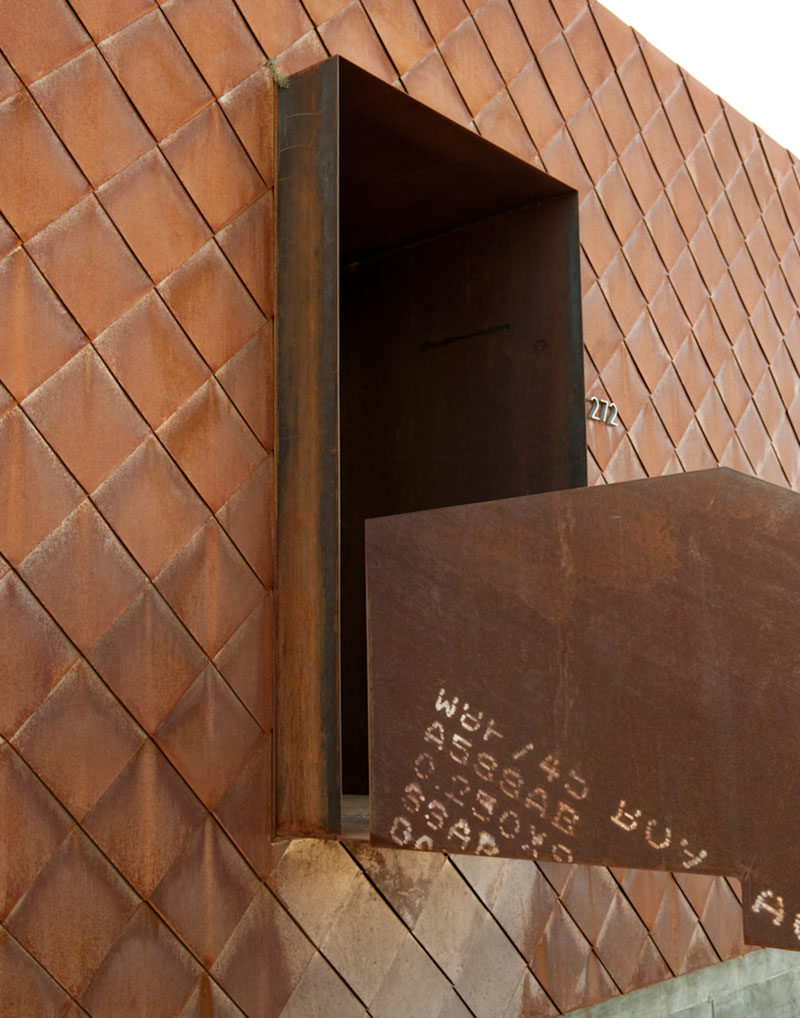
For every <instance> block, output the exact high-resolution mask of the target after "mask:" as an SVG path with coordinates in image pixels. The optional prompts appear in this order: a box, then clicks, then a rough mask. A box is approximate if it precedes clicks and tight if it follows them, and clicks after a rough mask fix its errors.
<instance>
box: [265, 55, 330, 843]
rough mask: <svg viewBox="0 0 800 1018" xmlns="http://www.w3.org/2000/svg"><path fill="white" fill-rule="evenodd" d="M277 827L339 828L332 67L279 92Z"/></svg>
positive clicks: (303, 830) (297, 830)
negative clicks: (288, 282)
mask: <svg viewBox="0 0 800 1018" xmlns="http://www.w3.org/2000/svg"><path fill="white" fill-rule="evenodd" d="M280 102H281V116H280V133H279V149H278V160H279V162H278V205H279V208H280V214H281V216H282V221H281V228H280V230H279V234H278V237H279V246H278V277H279V279H283V280H289V279H291V281H292V285H291V287H286V286H284V287H281V288H280V289H279V293H278V330H277V335H278V353H277V361H278V368H277V370H278V517H279V520H280V527H279V530H278V572H279V590H280V593H279V595H278V643H277V682H276V707H275V709H276V728H277V739H276V802H277V807H276V808H277V813H276V817H277V827H278V831H279V833H284V834H314V833H320V832H328V831H336V830H338V829H339V821H340V812H339V810H340V785H341V781H340V763H339V759H340V755H339V636H338V605H339V500H338V489H339V455H338V453H339V450H338V446H339V385H338V364H339V237H338V228H339V221H338V209H339V151H338V149H339V116H338V104H339V69H338V64H337V62H335V61H332V62H328V63H326V64H325V65H324V66H323V67H321V68H318V70H317V72H316V73H314V74H305V75H298V76H297V78H296V79H295V80H294V81H293V82H292V87H291V88H289V89H286V90H285V91H284V92H283V94H282V95H281V97H280Z"/></svg>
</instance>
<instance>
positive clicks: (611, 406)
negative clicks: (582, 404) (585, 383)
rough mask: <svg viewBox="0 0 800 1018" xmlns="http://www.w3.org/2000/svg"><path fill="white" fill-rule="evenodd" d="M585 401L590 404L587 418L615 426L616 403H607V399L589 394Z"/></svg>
mask: <svg viewBox="0 0 800 1018" xmlns="http://www.w3.org/2000/svg"><path fill="white" fill-rule="evenodd" d="M586 402H587V403H591V404H592V408H591V410H590V411H589V414H588V420H590V421H600V423H601V424H608V426H609V427H611V428H616V426H617V404H616V403H609V401H608V400H607V399H598V398H597V396H589V398H588V399H587V400H586Z"/></svg>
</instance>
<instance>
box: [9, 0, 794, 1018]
mask: <svg viewBox="0 0 800 1018" xmlns="http://www.w3.org/2000/svg"><path fill="white" fill-rule="evenodd" d="M15 7H16V8H19V7H20V3H18V4H16V5H15V3H13V2H12V3H11V4H6V5H5V6H4V7H3V13H2V14H0V177H1V178H2V181H3V183H2V186H1V187H0V214H1V215H0V458H2V471H1V472H0V500H1V501H2V508H3V512H2V514H1V515H0V612H1V613H2V618H3V620H4V624H3V626H2V629H0V661H2V662H3V676H2V681H3V696H2V698H0V804H2V805H1V806H0V809H2V815H3V817H8V816H13V817H14V822H13V823H2V824H0V985H2V986H3V987H4V994H5V995H6V1002H7V1006H9V1007H10V1008H11V1013H14V1014H29V1013H30V1014H37V1015H39V1014H41V1015H45V1014H46V1015H50V1014H52V1015H59V1014H61V1015H63V1014H79V1013H80V1014H89V1015H97V1016H101V1015H107V1014H108V1015H113V1014H119V1013H120V1008H121V1007H123V1008H128V1010H127V1011H126V1013H131V1014H133V1013H145V1011H147V1010H148V1009H149V1011H150V1013H158V1014H160V1015H164V1016H165V1018H172V1016H174V1018H179V1016H180V1018H190V1016H201V1015H202V1016H206V1015H211V1014H214V1015H224V1016H226V1018H227V1016H231V1018H233V1016H239V1018H241V1016H242V1015H247V1016H251V1018H278V1016H284V1018H301V1016H302V1018H305V1016H306V1015H308V1014H312V1013H317V1012H318V1011H319V1010H320V1009H322V1010H324V1013H325V1014H327V1015H331V1016H334V1018H336V1016H343V1018H345V1016H346V1018H349V1016H353V1018H358V1016H365V1015H372V1016H375V1018H395V1016H398V1018H399V1016H401V1015H402V1016H407V1015H409V1014H418V1015H425V1016H426V1018H427V1016H431V1018H436V1016H438V1018H454V1016H462V1015H464V1016H467V1015H475V1016H484V1015H486V1016H489V1015H497V1016H498V1018H518V1016H522V1015H526V1016H533V1015H537V1016H538V1015H542V1016H544V1015H556V1014H559V1013H566V1012H568V1011H570V1010H573V1009H575V1008H579V1007H582V1006H584V1005H587V1004H590V1003H592V1002H594V1001H597V1000H600V999H603V998H605V997H609V996H613V995H615V994H619V993H626V992H628V991H629V990H632V989H635V988H636V987H639V986H643V985H646V984H648V983H651V982H654V981H657V980H660V979H664V978H667V977H669V976H670V975H677V974H680V973H683V972H687V971H690V970H691V969H694V968H697V967H699V966H702V965H706V964H711V963H713V962H715V961H717V960H720V959H725V958H729V957H734V956H736V955H738V954H741V953H742V952H743V951H744V950H745V948H744V946H743V944H742V941H741V932H740V919H739V912H740V904H739V898H738V896H737V895H738V889H737V887H736V886H735V884H733V883H732V882H728V881H726V880H723V879H715V878H709V877H691V878H690V877H686V876H679V877H674V876H672V875H670V874H654V873H644V872H641V871H634V870H613V871H611V870H608V869H605V868H590V867H575V866H559V865H557V864H543V865H542V866H537V865H536V864H534V863H533V862H530V863H522V862H516V861H503V862H500V861H498V860H485V859H477V858H460V857H453V858H445V857H442V856H427V855H424V854H420V855H416V854H404V853H393V852H385V851H377V850H372V849H369V848H366V847H364V846H361V845H356V846H350V847H348V846H345V845H341V844H337V843H333V842H314V841H296V842H292V843H290V844H286V843H271V842H270V840H269V833H270V828H271V819H270V801H271V760H272V748H271V746H272V744H271V738H272V736H271V724H272V716H271V682H272V666H271V659H272V651H273V628H272V605H273V590H272V587H273V585H274V548H273V530H274V519H273V509H272V506H273V504H274V501H275V492H274V486H275V480H274V469H273V435H274V428H273V417H274V400H273V391H272V359H273V321H272V319H273V314H274V283H273V257H272V245H273V226H274V208H273V207H274V190H273V184H274V173H275V157H274V128H275V102H276V99H275V91H276V90H275V86H274V85H273V82H272V79H271V77H270V74H269V71H268V69H267V66H266V61H267V60H268V59H269V60H273V59H274V60H275V62H276V64H277V66H278V67H279V68H280V69H281V70H282V71H283V72H285V73H293V72H295V71H298V70H301V69H303V68H304V67H307V66H310V65H311V64H313V63H315V62H317V61H318V60H320V59H322V58H323V57H325V56H326V55H328V54H333V53H341V54H343V55H344V56H346V57H348V58H349V59H351V60H353V61H354V62H356V63H358V64H360V65H361V66H363V67H365V68H367V69H368V70H370V71H372V72H373V73H375V74H378V75H380V76H381V77H383V78H385V79H386V80H387V81H390V82H392V83H393V84H395V85H396V86H397V87H398V88H400V89H403V90H405V91H407V92H408V93H409V94H410V95H412V96H414V97H415V98H417V99H420V100H421V101H423V102H426V103H428V104H429V105H431V106H433V107H434V108H436V109H438V110H440V111H441V112H443V113H444V114H445V115H447V116H449V117H451V118H452V119H454V120H456V121H458V122H460V123H463V124H467V125H469V126H471V127H472V128H473V129H475V130H476V131H477V132H478V133H479V134H481V135H483V136H485V137H487V138H489V139H490V140H492V141H494V142H495V143H497V144H499V145H502V146H503V147H504V148H507V149H508V150H510V151H512V152H514V153H516V154H517V155H519V156H520V157H522V158H524V159H527V160H528V161H530V162H532V163H533V164H535V165H537V166H539V167H540V168H543V169H545V170H546V171H547V172H549V173H551V174H553V175H555V176H557V177H560V178H561V179H563V180H565V181H566V182H568V183H570V184H571V185H573V186H574V187H575V188H576V189H577V190H578V192H579V195H580V201H581V204H580V230H581V245H582V277H581V278H582V292H583V297H584V303H583V318H584V337H585V346H586V356H585V364H586V371H585V375H586V385H587V396H594V395H596V396H598V397H601V398H604V399H608V400H611V401H613V402H615V403H616V404H617V406H618V409H619V420H620V426H618V427H617V428H609V427H606V426H604V425H602V424H599V423H595V422H588V424H587V429H588V442H589V477H590V483H595V484H600V483H607V482H614V481H621V480H626V479H630V478H634V477H642V476H654V475H657V474H662V473H668V472H674V471H681V470H694V469H700V468H702V467H706V466H710V465H714V464H715V463H723V464H727V465H730V466H733V467H735V468H736V469H739V470H745V471H747V472H750V473H752V474H754V475H756V476H759V477H763V478H765V479H768V480H771V481H774V482H775V483H778V484H782V485H785V486H788V487H793V488H796V489H797V488H798V487H800V321H798V310H797V304H798V299H800V247H799V245H800V162H799V161H798V159H797V158H796V157H795V156H793V155H792V154H791V153H789V152H787V151H786V150H785V149H783V148H781V147H780V146H779V145H777V144H776V143H775V142H774V141H773V140H772V139H770V138H768V137H766V136H765V135H763V133H762V132H761V131H759V130H758V128H756V127H755V126H754V125H752V124H750V123H749V122H748V121H746V120H745V119H744V118H743V117H741V115H740V114H738V113H737V112H736V111H735V110H733V109H732V108H731V107H729V106H728V105H727V104H726V103H725V102H724V101H722V100H720V99H719V98H718V97H717V96H715V95H713V94H712V93H711V92H710V91H709V90H708V89H706V88H704V86H702V85H701V84H700V83H699V82H697V81H696V80H695V79H693V78H692V77H691V76H690V75H688V74H686V73H684V72H683V71H682V70H681V69H680V68H678V67H677V66H676V65H675V64H674V63H673V62H672V61H670V60H669V59H668V58H666V57H665V56H664V55H663V54H661V53H659V52H658V51H657V50H656V49H655V48H654V47H652V46H651V45H650V44H649V43H648V42H647V41H646V40H645V39H643V38H641V37H640V36H638V35H637V34H636V33H635V32H634V31H633V30H631V29H630V28H628V27H627V26H625V25H624V24H623V23H622V22H620V21H619V20H618V19H617V18H616V17H615V16H614V15H612V14H610V13H609V12H608V11H607V10H605V9H604V8H603V7H602V6H601V5H600V4H598V3H596V2H594V0H592V2H587V0H467V2H465V0H416V2H415V0H403V2H402V3H399V2H394V0H392V2H389V0H269V2H268V3H266V4H264V3H263V2H261V0H164V2H163V3H155V2H154V0H121V2H114V3H112V2H110V0H71V2H67V0H34V2H29V3H27V4H26V5H25V16H19V11H17V13H16V14H15ZM43 23H46V24H47V26H48V30H47V32H42V31H40V30H39V29H38V27H37V26H38V25H40V24H43ZM54 910H55V912H56V914H57V915H58V916H59V922H57V923H54V922H53V921H52V916H53V913H54ZM126 995H127V996H126Z"/></svg>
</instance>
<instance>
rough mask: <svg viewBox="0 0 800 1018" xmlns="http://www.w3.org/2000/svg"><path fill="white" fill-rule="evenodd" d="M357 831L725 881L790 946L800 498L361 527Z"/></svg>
mask: <svg viewBox="0 0 800 1018" xmlns="http://www.w3.org/2000/svg"><path fill="white" fill-rule="evenodd" d="M366 535H367V536H366V541H367V598H368V641H369V681H370V766H371V789H372V794H371V838H372V841H373V843H375V844H379V845H392V846H398V845H399V846H404V847H408V848H421V849H429V850H440V851H448V852H454V853H472V854H484V855H501V856H510V857H517V858H534V859H539V860H548V859H550V860H556V861H563V862H570V861H575V862H581V863H595V864H604V865H615V866H634V867H640V868H644V869H662V870H672V871H677V872H690V873H691V872H695V873H715V874H726V875H729V876H736V877H739V878H741V879H742V881H743V886H744V896H745V897H744V928H745V938H746V940H747V941H748V942H749V943H755V944H761V945H765V946H767V945H770V946H777V947H790V948H800V868H798V865H797V862H798V844H800V816H799V815H798V809H797V806H798V801H800V800H799V799H798V791H800V769H798V758H799V756H800V726H799V725H798V713H799V712H798V686H800V629H799V628H798V604H799V603H800V497H798V495H796V494H794V493H792V492H789V491H786V490H784V489H782V488H778V487H776V486H774V485H771V484H768V483H766V482H763V481H759V480H755V479H753V478H750V477H746V476H744V475H741V474H737V473H735V472H734V471H730V470H726V469H721V470H711V471H703V472H699V473H695V474H684V475H677V476H673V477H665V478H658V479H652V480H643V481H634V482H630V483H625V484H617V485H609V486H606V487H602V488H584V489H578V490H571V491H563V492H554V493H549V494H542V495H533V496H525V497H521V498H513V499H506V500H502V501H497V502H487V503H481V504H474V505H466V506H457V507H453V508H447V509H437V510H431V511H427V512H420V513H412V514H408V515H403V516H395V517H386V518H382V519H377V520H370V521H368V524H367V531H366Z"/></svg>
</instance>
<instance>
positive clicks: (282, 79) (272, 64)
mask: <svg viewBox="0 0 800 1018" xmlns="http://www.w3.org/2000/svg"><path fill="white" fill-rule="evenodd" d="M267 70H268V71H269V76H270V77H271V78H272V80H273V81H274V82H275V84H276V85H277V86H278V88H288V87H289V85H290V81H289V79H288V77H287V76H286V75H285V74H284V73H283V71H282V70H281V69H280V68H279V67H278V62H277V60H275V58H274V57H273V58H272V60H268V61H267Z"/></svg>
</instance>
